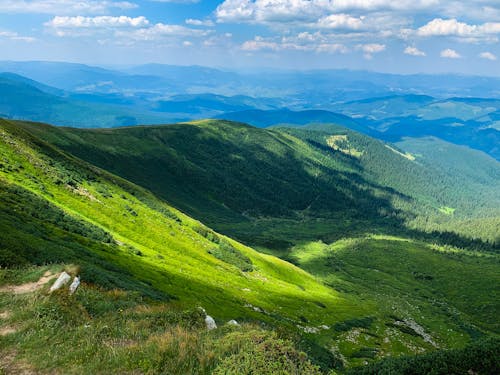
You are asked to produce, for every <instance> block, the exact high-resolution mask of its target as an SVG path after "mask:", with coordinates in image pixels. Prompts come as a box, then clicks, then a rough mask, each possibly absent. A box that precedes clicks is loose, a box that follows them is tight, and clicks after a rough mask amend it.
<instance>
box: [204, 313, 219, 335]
mask: <svg viewBox="0 0 500 375" xmlns="http://www.w3.org/2000/svg"><path fill="white" fill-rule="evenodd" d="M205 324H206V325H207V329H208V330H209V331H211V330H213V329H216V328H217V324H215V320H214V318H212V317H211V316H210V315H207V316H206V317H205Z"/></svg>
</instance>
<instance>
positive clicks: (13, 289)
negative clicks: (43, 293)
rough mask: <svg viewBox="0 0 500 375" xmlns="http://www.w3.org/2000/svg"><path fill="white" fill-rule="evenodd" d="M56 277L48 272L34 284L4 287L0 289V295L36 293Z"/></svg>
mask: <svg viewBox="0 0 500 375" xmlns="http://www.w3.org/2000/svg"><path fill="white" fill-rule="evenodd" d="M54 277H56V275H53V274H52V273H51V272H50V271H47V272H45V273H44V274H43V276H42V277H41V278H40V280H38V281H36V282H34V283H26V284H21V285H6V286H3V287H1V288H0V292H1V293H12V294H25V293H31V292H34V291H37V290H38V289H40V288H41V287H43V286H44V285H45V284H47V283H48V282H49V281H50V280H52V279H53V278H54Z"/></svg>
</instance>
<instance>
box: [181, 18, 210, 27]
mask: <svg viewBox="0 0 500 375" xmlns="http://www.w3.org/2000/svg"><path fill="white" fill-rule="evenodd" d="M185 22H186V24H187V25H192V26H207V27H211V26H214V22H213V21H212V20H198V19H193V18H188V19H187V20H186V21H185Z"/></svg>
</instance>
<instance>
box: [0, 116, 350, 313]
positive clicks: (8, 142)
mask: <svg viewBox="0 0 500 375" xmlns="http://www.w3.org/2000/svg"><path fill="white" fill-rule="evenodd" d="M0 135H1V137H2V142H1V143H0V146H1V159H0V160H1V161H2V164H1V169H0V176H1V184H2V194H3V198H4V199H2V212H3V214H2V217H1V220H2V229H4V231H3V233H4V234H5V235H4V236H2V238H1V239H0V244H1V248H2V250H3V251H7V252H8V254H16V256H18V257H19V258H20V262H21V263H22V262H25V263H35V264H43V263H44V262H47V261H49V262H75V261H78V262H84V264H83V266H82V267H83V268H84V275H85V276H90V280H99V278H100V277H103V276H102V273H103V272H102V271H106V267H107V266H113V267H114V269H112V271H114V272H115V273H113V272H112V273H110V275H113V276H112V277H111V276H110V278H111V279H113V280H114V281H115V283H112V284H111V285H110V286H111V287H114V286H118V287H119V286H122V285H121V284H120V282H119V281H118V280H117V279H119V278H120V277H119V274H120V273H122V272H123V273H124V274H125V275H127V274H128V275H129V276H130V277H131V278H133V279H135V280H138V282H139V283H138V285H142V287H143V288H145V287H147V288H149V289H150V290H151V291H153V292H155V293H156V294H158V295H165V296H166V297H165V298H168V296H170V298H175V299H178V300H179V302H180V303H182V304H186V305H188V306H189V305H191V306H196V305H202V306H204V307H205V308H206V309H207V310H210V311H211V312H212V313H213V314H214V315H215V316H216V317H220V318H224V319H228V318H230V317H242V316H246V317H252V316H254V317H255V316H260V315H262V318H263V319H264V320H270V321H273V320H276V319H278V320H279V319H284V320H285V321H290V322H292V321H293V319H294V318H292V315H289V314H299V312H298V309H297V310H296V309H295V308H292V309H290V310H288V309H287V308H286V307H285V306H294V305H295V304H296V303H297V301H300V304H301V305H303V307H302V308H301V309H300V310H301V311H300V314H301V315H304V316H308V311H310V312H311V314H317V315H316V318H313V316H312V315H311V316H308V320H310V321H314V320H315V319H319V320H322V319H323V318H324V312H325V310H324V309H323V308H318V306H317V305H316V304H315V303H314V301H322V303H323V304H324V305H325V306H330V307H329V308H333V309H335V310H336V309H339V312H340V311H342V310H344V309H346V308H348V306H350V305H351V302H348V300H345V304H344V302H340V301H341V300H343V298H342V297H341V296H340V295H339V294H337V293H335V292H334V291H332V290H329V289H328V288H326V287H324V286H322V285H321V284H319V283H317V282H316V281H315V280H314V278H313V277H311V276H310V275H308V274H306V273H305V272H303V271H301V270H299V269H298V268H296V267H293V266H291V265H289V264H287V263H285V262H283V261H281V260H278V259H276V258H273V257H269V256H265V255H261V254H259V253H257V252H255V251H253V250H251V249H249V248H247V247H244V246H242V245H240V244H238V243H236V242H234V241H232V240H230V239H227V238H225V237H223V236H221V235H217V234H215V233H214V232H212V231H211V230H209V229H208V228H206V227H205V226H203V225H202V224H200V223H199V222H197V221H195V220H193V219H191V218H189V217H187V216H185V215H183V214H181V213H180V212H178V211H176V210H174V209H172V208H170V207H169V206H167V205H166V204H165V203H163V202H161V201H159V200H158V199H156V198H155V197H154V196H153V195H151V194H150V193H148V192H147V191H145V190H143V189H141V188H138V187H137V186H135V185H133V184H130V183H128V182H126V181H124V180H122V179H120V178H118V177H115V176H113V175H110V174H108V173H106V172H104V171H102V170H99V169H97V168H96V167H93V166H91V165H89V164H86V163H84V162H82V161H80V160H78V159H75V158H74V157H72V156H69V155H67V154H64V153H62V152H61V151H58V150H57V149H55V148H53V147H52V146H49V145H48V144H46V143H45V142H43V141H40V140H39V139H37V138H34V137H32V136H30V135H28V134H27V133H25V132H24V130H22V129H21V128H19V127H18V126H15V125H12V124H11V123H8V122H6V121H2V123H1V133H0ZM20 208H22V209H23V211H21V212H20V213H19V214H17V212H18V211H19V209H20ZM23 223H25V224H23ZM16 224H17V225H16ZM4 258H5V257H4ZM85 265H88V266H90V267H91V269H90V270H86V269H85V267H84V266H85ZM96 267H97V268H98V271H99V273H94V272H93V269H94V268H96ZM126 280H127V279H125V280H123V283H126ZM99 281H100V284H104V285H106V283H107V282H106V280H99ZM242 289H249V290H250V291H249V292H248V293H242ZM308 301H309V302H308ZM246 304H252V305H254V306H259V307H260V308H262V309H265V310H266V311H268V312H269V314H270V315H265V314H262V313H258V312H255V311H253V310H252V309H249V308H248V307H245V305H246ZM308 305H310V306H309V307H307V306H308ZM278 306H282V307H283V311H280V312H279V313H278V312H277V311H276V309H277V307H278ZM341 306H344V307H341ZM327 309H328V307H327ZM275 311H276V312H275ZM285 311H288V312H287V313H285ZM340 314H342V313H340ZM334 315H337V316H338V313H335V314H333V311H332V317H333V316H334ZM273 316H274V318H273ZM290 319H291V320H290ZM295 319H297V321H300V320H299V319H298V317H295Z"/></svg>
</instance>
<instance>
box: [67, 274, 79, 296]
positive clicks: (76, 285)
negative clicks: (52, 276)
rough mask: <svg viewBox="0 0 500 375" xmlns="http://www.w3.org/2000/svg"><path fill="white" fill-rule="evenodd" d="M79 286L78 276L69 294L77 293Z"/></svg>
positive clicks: (70, 287)
mask: <svg viewBox="0 0 500 375" xmlns="http://www.w3.org/2000/svg"><path fill="white" fill-rule="evenodd" d="M79 285H80V278H79V277H78V276H75V278H74V279H73V282H72V283H71V285H70V286H69V294H73V293H75V292H76V290H77V289H78V286H79Z"/></svg>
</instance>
